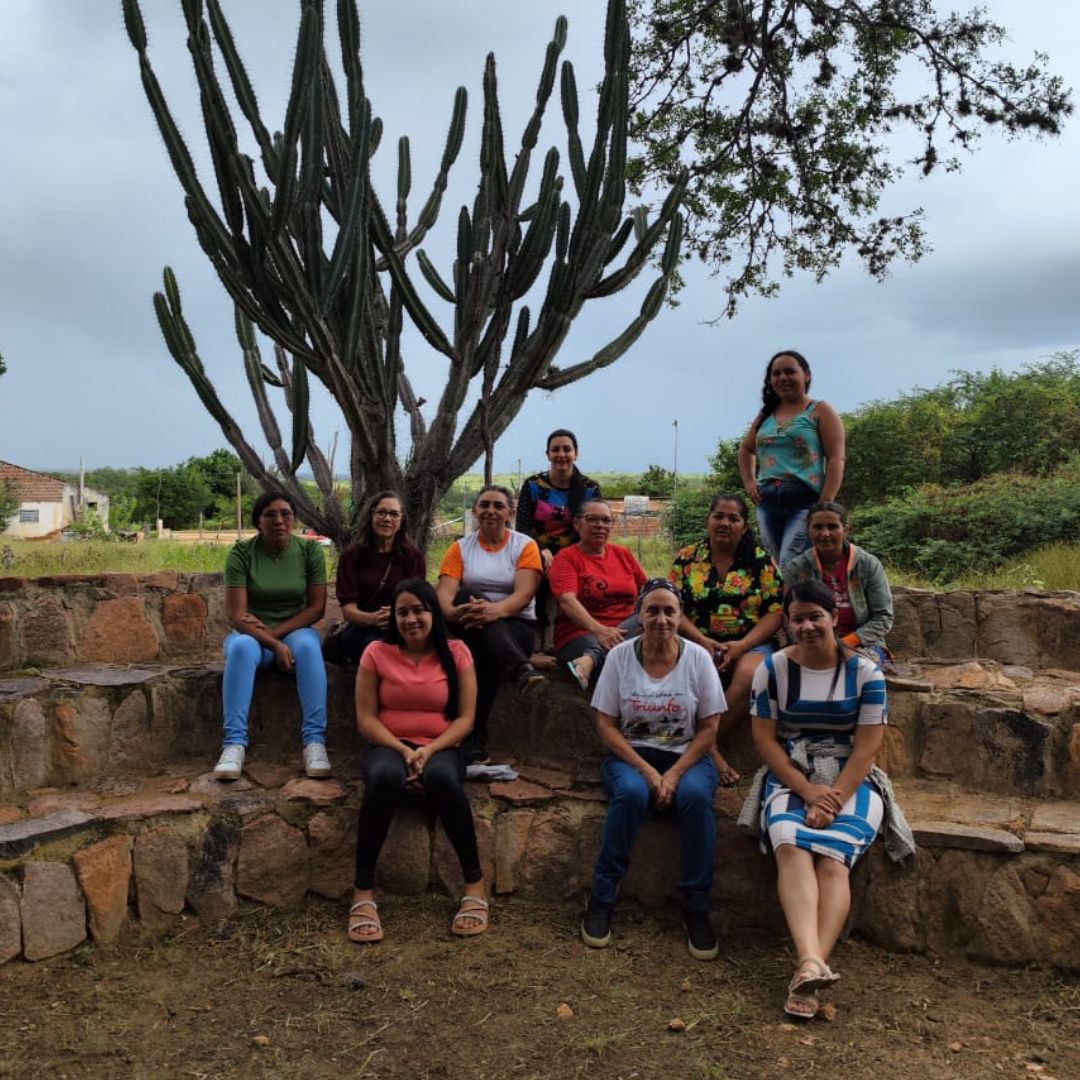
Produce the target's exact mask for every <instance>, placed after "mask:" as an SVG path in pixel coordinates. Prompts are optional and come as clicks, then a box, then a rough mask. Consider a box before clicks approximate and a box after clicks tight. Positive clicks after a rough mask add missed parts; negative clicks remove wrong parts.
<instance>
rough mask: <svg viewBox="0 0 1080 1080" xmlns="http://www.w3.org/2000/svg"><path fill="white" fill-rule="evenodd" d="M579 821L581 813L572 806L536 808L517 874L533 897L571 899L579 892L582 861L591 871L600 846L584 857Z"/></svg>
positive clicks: (525, 889)
mask: <svg viewBox="0 0 1080 1080" xmlns="http://www.w3.org/2000/svg"><path fill="white" fill-rule="evenodd" d="M583 805H584V804H578V806H577V808H580V807H581V806H583ZM575 809H576V808H575ZM578 822H579V818H578V816H577V815H576V814H575V813H574V812H573V809H572V808H571V807H568V806H559V805H551V806H546V807H543V808H541V809H539V810H537V811H536V814H535V817H534V820H533V823H532V827H531V828H530V829H529V834H528V838H527V844H526V849H525V856H524V858H523V859H522V860H521V862H520V863H519V866H518V875H517V876H518V881H519V882H520V883H521V886H522V887H523V889H524V891H526V892H528V894H529V895H530V896H534V897H537V898H539V899H542V900H558V901H567V900H570V899H571V898H574V897H576V896H577V895H578V894H579V892H580V890H581V887H582V875H581V867H582V864H583V863H584V864H585V865H587V866H589V870H590V872H591V864H592V862H593V861H595V858H596V849H595V847H593V850H592V852H591V858H590V857H585V858H582V857H580V855H579V844H580V843H581V841H582V838H583V836H584V835H585V832H584V830H581V829H580V828H579V827H578ZM590 839H591V836H590ZM590 846H592V845H591V844H590Z"/></svg>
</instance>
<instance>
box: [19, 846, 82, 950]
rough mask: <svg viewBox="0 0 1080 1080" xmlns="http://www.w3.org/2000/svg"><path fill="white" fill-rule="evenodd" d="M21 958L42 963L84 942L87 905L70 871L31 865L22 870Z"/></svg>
mask: <svg viewBox="0 0 1080 1080" xmlns="http://www.w3.org/2000/svg"><path fill="white" fill-rule="evenodd" d="M19 912H20V914H21V916H22V931H23V956H25V957H26V959H27V960H45V959H47V958H48V957H50V956H57V955H58V954H60V953H62V952H67V951H68V949H74V948H75V946H76V945H78V944H80V943H81V942H83V941H85V940H86V905H85V904H84V903H83V898H82V894H81V893H80V892H79V887H78V885H76V883H75V875H74V874H73V873H72V872H71V867H70V866H67V865H66V864H64V863H46V862H30V863H26V864H25V865H24V866H23V886H22V900H21V902H20V905H19Z"/></svg>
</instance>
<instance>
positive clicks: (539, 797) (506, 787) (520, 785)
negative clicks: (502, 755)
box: [488, 780, 555, 806]
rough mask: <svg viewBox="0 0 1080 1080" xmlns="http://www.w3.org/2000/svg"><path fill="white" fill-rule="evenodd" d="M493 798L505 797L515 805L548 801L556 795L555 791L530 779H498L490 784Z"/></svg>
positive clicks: (489, 788)
mask: <svg viewBox="0 0 1080 1080" xmlns="http://www.w3.org/2000/svg"><path fill="white" fill-rule="evenodd" d="M488 790H489V791H490V792H491V795H492V797H493V798H496V799H505V800H506V802H508V803H513V804H514V805H515V806H521V805H527V804H528V803H538V802H548V801H549V800H550V799H553V798H554V797H555V795H554V792H552V791H550V790H549V789H548V788H546V787H543V786H541V785H540V784H531V783H529V781H528V780H497V781H495V782H494V783H492V784H490V785H488Z"/></svg>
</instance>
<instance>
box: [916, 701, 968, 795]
mask: <svg viewBox="0 0 1080 1080" xmlns="http://www.w3.org/2000/svg"><path fill="white" fill-rule="evenodd" d="M922 727H923V733H924V734H923V750H922V754H921V755H920V757H919V768H920V769H921V770H922V771H923V772H924V773H929V774H930V775H931V776H950V777H957V778H959V777H961V776H963V775H964V774H965V771H966V769H967V768H968V767H969V765H970V760H971V748H972V745H973V741H974V729H975V706H974V705H973V704H971V703H969V702H960V701H929V702H927V703H926V704H925V705H923V707H922Z"/></svg>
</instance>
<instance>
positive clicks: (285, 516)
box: [259, 510, 293, 521]
mask: <svg viewBox="0 0 1080 1080" xmlns="http://www.w3.org/2000/svg"><path fill="white" fill-rule="evenodd" d="M259 516H260V517H264V518H266V519H267V520H268V521H276V520H277V519H278V518H281V520H282V521H292V516H293V512H292V511H291V510H264V511H263V512H262V514H260V515H259Z"/></svg>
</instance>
